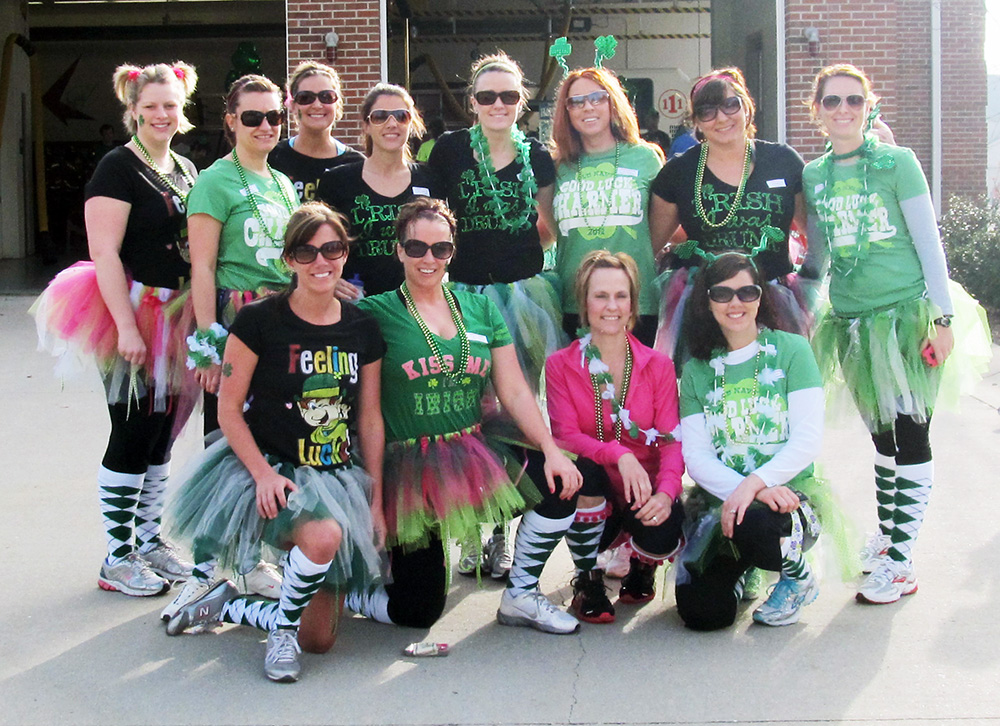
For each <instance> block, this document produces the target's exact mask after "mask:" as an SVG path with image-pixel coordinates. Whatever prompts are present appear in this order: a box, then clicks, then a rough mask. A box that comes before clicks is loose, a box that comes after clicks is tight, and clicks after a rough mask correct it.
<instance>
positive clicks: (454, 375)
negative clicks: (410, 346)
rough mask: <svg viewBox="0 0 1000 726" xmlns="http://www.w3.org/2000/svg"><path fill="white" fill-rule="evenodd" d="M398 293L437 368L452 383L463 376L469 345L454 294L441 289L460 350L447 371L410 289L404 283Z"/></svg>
mask: <svg viewBox="0 0 1000 726" xmlns="http://www.w3.org/2000/svg"><path fill="white" fill-rule="evenodd" d="M399 289H400V291H401V292H402V293H403V300H404V301H405V302H406V309H407V311H409V313H410V315H412V316H413V319H414V320H416V321H417V327H418V328H420V332H421V333H423V335H424V340H426V341H427V346H428V347H429V348H430V349H431V354H432V355H433V356H434V359H435V360H436V361H437V364H438V368H440V369H441V372H442V373H444V374H445V375H446V376H447V377H448V378H450V379H451V380H453V381H456V382H457V381H458V379H459V378H461V377H462V376H464V375H465V371H466V368H467V367H468V365H469V355H470V345H469V332H468V330H466V328H465V320H464V319H463V318H462V315H461V314H460V313H459V312H458V304H457V303H456V302H455V294H454V293H453V292H452V291H451V290H449V289H448V288H446V287H443V288H442V290H443V292H444V299H445V300H447V301H448V310H449V311H450V312H451V320H452V322H453V323H455V329H456V330H457V331H458V338H459V344H460V346H461V350H460V352H459V354H458V361H456V362H455V365H454V367H453V368H452V369H451V370H448V367H447V366H446V365H445V364H444V356H443V355H442V354H441V347H440V346H439V345H438V344H437V341H436V340H435V339H434V334H433V333H431V329H430V328H429V327H427V323H426V322H424V319H423V318H422V317H421V316H420V311H419V310H417V304H416V303H415V302H414V301H413V295H411V294H410V288H409V287H407V286H406V283H405V282H404V283H403V284H402V285H400V286H399Z"/></svg>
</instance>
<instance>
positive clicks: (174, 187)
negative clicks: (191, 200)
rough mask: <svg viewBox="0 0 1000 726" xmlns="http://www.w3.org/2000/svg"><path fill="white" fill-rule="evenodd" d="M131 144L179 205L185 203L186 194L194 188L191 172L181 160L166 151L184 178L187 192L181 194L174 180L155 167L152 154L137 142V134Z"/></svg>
mask: <svg viewBox="0 0 1000 726" xmlns="http://www.w3.org/2000/svg"><path fill="white" fill-rule="evenodd" d="M132 143H133V144H135V148H137V149H138V150H139V153H141V154H142V158H143V159H145V160H146V165H147V166H148V167H149V168H150V169H152V170H153V171H154V172H156V176H157V178H159V180H160V181H161V182H163V183H164V184H165V185H166V186H167V188H169V189H170V191H172V192H173V193H174V194H176V195H177V196H178V197H179V198H180V200H181V203H185V202H187V195H188V192H189V191H191V187H193V186H194V177H193V176H191V172H189V171H188V169H187V167H186V166H184V164H182V163H181V158H180V157H179V156H177V154H175V153H174V151H173V149H167V153H168V154H170V158H171V159H173V161H174V166H175V167H176V168H177V170H178V171H179V172H180V174H181V176H182V177H183V178H184V183H185V184H187V186H188V192H182V191H181V189H180V187H179V186H177V185H176V184H175V183H174V180H173V179H171V178H170V176H169V175H168V174H167V173H166V172H164V171H163V170H162V169H160V167H159V166H157V165H156V162H155V161H153V156H152V154H150V153H149V151H147V150H146V147H145V146H143V145H142V142H141V141H139V136H138V135H137V134H133V135H132Z"/></svg>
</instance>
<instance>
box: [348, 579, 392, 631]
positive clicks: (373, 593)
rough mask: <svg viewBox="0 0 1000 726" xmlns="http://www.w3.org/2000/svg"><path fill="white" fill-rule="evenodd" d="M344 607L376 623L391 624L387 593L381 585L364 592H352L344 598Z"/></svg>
mask: <svg viewBox="0 0 1000 726" xmlns="http://www.w3.org/2000/svg"><path fill="white" fill-rule="evenodd" d="M344 607H346V608H347V609H348V610H350V611H352V612H355V613H357V614H358V615H364V616H365V617H366V618H369V619H370V620H374V621H375V622H377V623H392V618H390V617H389V593H388V592H386V591H385V588H384V587H382V586H381V585H374V586H372V587H369V588H367V589H365V590H352V591H351V592H349V593H347V596H346V597H345V598H344Z"/></svg>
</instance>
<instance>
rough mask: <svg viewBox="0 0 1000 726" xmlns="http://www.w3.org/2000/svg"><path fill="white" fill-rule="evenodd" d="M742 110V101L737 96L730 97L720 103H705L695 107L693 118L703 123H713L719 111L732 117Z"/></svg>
mask: <svg viewBox="0 0 1000 726" xmlns="http://www.w3.org/2000/svg"><path fill="white" fill-rule="evenodd" d="M741 108H743V99H742V98H740V97H739V96H730V97H729V98H727V99H725V100H724V101H723V102H722V103H706V104H702V105H700V106H695V108H694V117H695V118H696V119H698V120H699V121H701V122H703V123H708V122H709V121H713V120H714V119H715V117H716V116H718V115H719V111H722V113H724V114H726V115H727V116H734V115H736V114H737V113H739V112H740V109H741Z"/></svg>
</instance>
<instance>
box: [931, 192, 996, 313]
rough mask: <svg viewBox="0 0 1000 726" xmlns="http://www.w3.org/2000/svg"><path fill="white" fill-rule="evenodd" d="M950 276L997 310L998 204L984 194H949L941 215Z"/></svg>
mask: <svg viewBox="0 0 1000 726" xmlns="http://www.w3.org/2000/svg"><path fill="white" fill-rule="evenodd" d="M941 238H942V240H943V241H944V248H945V251H946V252H947V254H948V264H949V267H950V268H951V277H952V279H953V280H955V281H956V282H959V283H961V284H962V286H963V287H964V288H965V289H966V290H967V291H968V293H969V294H970V295H972V296H973V297H974V298H976V299H977V300H979V302H980V303H982V304H983V306H984V307H986V308H988V309H989V310H991V311H996V310H1000V207H998V205H997V202H996V201H994V200H991V199H989V198H988V197H986V196H982V197H957V196H956V197H952V198H951V199H950V200H949V202H948V212H947V213H946V214H945V215H944V216H943V217H942V218H941Z"/></svg>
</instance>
